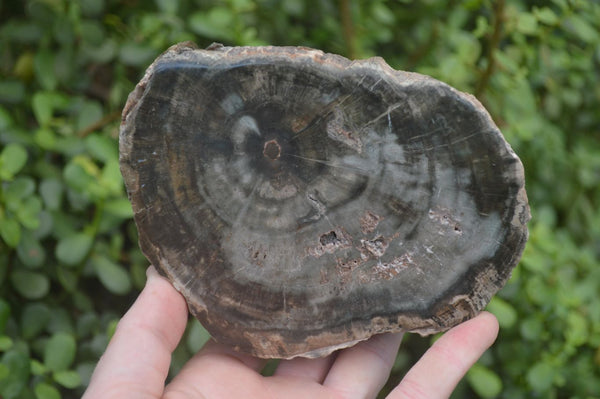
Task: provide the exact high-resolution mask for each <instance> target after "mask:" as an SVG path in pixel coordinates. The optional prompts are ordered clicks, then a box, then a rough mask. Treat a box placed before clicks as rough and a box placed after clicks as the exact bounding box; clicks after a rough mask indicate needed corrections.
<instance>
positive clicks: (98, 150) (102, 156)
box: [85, 134, 119, 162]
mask: <svg viewBox="0 0 600 399" xmlns="http://www.w3.org/2000/svg"><path fill="white" fill-rule="evenodd" d="M85 148H86V149H87V150H88V152H89V153H90V154H91V155H92V156H93V157H94V158H96V159H98V160H100V161H103V162H108V161H112V160H117V161H118V159H119V145H118V143H117V141H116V140H113V139H111V138H109V137H106V136H104V135H101V134H90V135H89V136H88V137H86V139H85Z"/></svg>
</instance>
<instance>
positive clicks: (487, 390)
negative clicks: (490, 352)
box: [467, 363, 502, 399]
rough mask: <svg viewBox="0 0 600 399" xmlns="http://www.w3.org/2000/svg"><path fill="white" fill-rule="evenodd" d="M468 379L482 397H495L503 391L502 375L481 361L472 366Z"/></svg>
mask: <svg viewBox="0 0 600 399" xmlns="http://www.w3.org/2000/svg"><path fill="white" fill-rule="evenodd" d="M467 381H468V382H469V385H470V386H471V388H473V390H474V391H475V392H476V393H477V394H478V395H479V396H480V397H482V398H486V399H487V398H495V397H497V396H498V395H500V393H501V392H502V380H501V379H500V377H498V375H497V374H496V373H494V372H493V371H492V370H490V369H488V368H487V367H485V366H482V365H481V364H479V363H476V364H474V365H473V366H472V367H471V369H470V370H469V372H468V373H467Z"/></svg>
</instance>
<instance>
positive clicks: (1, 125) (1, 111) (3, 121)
mask: <svg viewBox="0 0 600 399" xmlns="http://www.w3.org/2000/svg"><path fill="white" fill-rule="evenodd" d="M13 124H14V121H13V118H12V116H11V115H10V113H9V112H8V111H7V110H6V108H4V107H2V106H0V132H1V131H3V130H6V129H8V128H9V127H11V126H12V125H13Z"/></svg>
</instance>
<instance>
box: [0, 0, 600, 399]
mask: <svg viewBox="0 0 600 399" xmlns="http://www.w3.org/2000/svg"><path fill="white" fill-rule="evenodd" d="M185 40H194V41H196V42H197V43H198V44H199V45H200V46H207V45H208V44H210V43H211V42H212V41H221V42H223V43H225V44H228V45H259V44H275V45H304V46H311V47H316V48H320V49H323V50H325V51H329V52H334V53H340V54H343V55H346V56H348V57H351V58H364V57H368V56H372V55H379V56H382V57H384V58H385V59H386V60H387V61H388V63H389V64H390V65H392V66H393V67H395V68H398V69H404V70H414V71H417V72H422V73H426V74H429V75H432V76H434V77H436V78H438V79H441V80H443V81H446V82H448V83H450V84H451V85H453V86H455V87H457V88H459V89H461V90H464V91H467V92H471V93H474V94H476V95H477V97H478V98H479V99H480V100H481V101H482V102H483V103H484V104H485V105H486V107H487V108H488V109H489V110H490V112H491V114H492V117H493V118H494V119H495V121H496V122H497V124H498V125H499V126H500V128H501V129H502V131H503V132H504V134H505V136H506V137H507V139H508V141H509V142H510V143H511V144H512V146H513V148H514V149H515V151H516V152H517V153H518V154H519V155H520V156H521V158H522V160H523V162H524V165H525V169H526V173H527V189H528V194H529V199H530V203H531V206H532V213H533V219H532V222H531V223H530V242H529V244H528V246H527V248H526V251H525V254H524V257H523V260H522V262H521V264H520V265H519V266H518V267H517V269H516V270H515V272H514V274H513V277H512V279H511V280H510V282H509V283H508V285H507V286H506V287H505V288H504V289H503V290H502V291H501V292H500V294H499V295H498V296H497V297H496V298H495V299H493V300H492V302H491V304H490V306H489V309H490V310H491V311H492V312H494V313H495V314H496V315H497V317H498V318H499V321H500V324H501V326H502V329H501V333H500V337H499V339H498V341H497V343H496V345H495V346H494V347H493V348H492V349H491V350H490V351H488V353H486V355H485V356H484V357H483V358H482V359H481V361H480V362H479V363H478V365H477V366H476V367H474V368H473V369H472V370H471V371H470V372H469V374H468V376H467V378H466V379H465V381H463V383H462V384H461V385H460V386H459V389H458V390H457V392H456V393H455V395H454V397H457V398H458V397H481V398H494V397H502V398H529V397H544V398H562V397H569V398H582V399H583V398H592V397H598V394H599V393H600V371H599V370H600V349H599V348H600V298H599V294H598V293H599V292H600V267H599V263H600V262H599V258H600V131H599V130H600V112H598V110H599V109H600V83H599V79H600V5H599V4H598V3H597V2H593V1H584V0H571V1H567V0H552V1H548V2H539V1H533V0H531V1H527V0H499V1H491V0H465V1H451V2H447V1H442V0H430V1H426V2H421V1H411V0H402V1H400V0H395V1H392V0H389V1H385V0H373V1H367V0H361V1H350V0H346V1H344V0H342V1H334V0H305V1H302V0H284V1H274V0H219V1H217V0H214V1H194V0H179V1H175V0H173V1H171V0H155V1H142V0H132V1H128V2H123V3H121V2H118V1H112V0H79V1H66V0H29V1H9V0H4V1H2V2H0V397H2V398H6V399H9V398H40V399H41V398H60V397H78V396H79V395H80V394H81V392H82V391H83V389H84V387H85V386H86V384H87V382H88V379H89V376H90V374H91V372H92V370H93V367H94V364H95V362H96V361H97V359H98V357H99V356H100V355H101V353H102V352H103V350H104V348H105V346H106V344H107V342H108V339H109V337H110V335H111V333H112V331H113V330H114V327H115V324H116V321H117V320H118V317H119V316H120V315H121V314H122V313H123V312H124V311H125V309H126V308H127V307H128V306H129V305H130V304H131V303H132V301H133V299H134V298H135V296H136V294H137V292H138V291H139V289H141V287H142V286H143V283H144V279H145V275H144V271H145V269H146V267H147V265H148V264H147V261H146V260H145V259H144V257H143V256H142V255H141V254H140V252H139V250H138V247H137V237H136V231H135V226H134V225H133V223H132V221H131V216H132V212H131V208H130V205H129V203H128V201H127V199H126V197H125V192H124V189H123V184H122V181H121V176H120V173H119V168H118V145H117V135H118V126H119V120H120V111H121V109H122V107H123V105H124V103H125V100H126V97H127V95H128V93H129V92H130V91H131V90H132V89H133V87H134V85H135V83H136V82H137V81H138V80H139V78H140V77H141V74H142V72H143V70H144V69H145V67H146V66H147V65H148V64H149V63H150V62H151V61H152V60H153V59H154V58H155V57H156V56H157V55H158V54H159V53H160V52H162V51H164V50H165V49H166V48H167V47H168V46H170V45H172V44H174V43H176V42H180V41H185ZM206 338H207V335H206V332H205V331H204V330H203V329H202V328H201V327H200V326H199V324H198V323H197V322H195V321H190V324H189V328H188V331H187V333H186V337H185V338H184V340H182V343H181V345H180V346H179V348H178V349H177V351H176V353H175V356H174V362H173V371H176V370H177V369H178V368H179V367H181V364H182V363H183V362H184V361H185V360H186V359H187V358H188V357H189V355H190V353H192V352H193V351H195V350H197V349H198V348H199V347H200V346H201V345H202V343H203V342H204V341H205V340H206ZM428 343H429V340H428V339H421V338H418V337H412V336H411V337H409V338H407V340H406V342H405V345H404V346H403V348H402V349H401V351H400V353H399V355H398V359H397V362H396V366H395V368H394V374H393V376H392V378H391V380H390V386H391V384H394V383H397V381H398V379H399V378H400V377H401V376H402V374H403V373H404V372H405V371H406V369H407V368H408V367H409V366H410V365H411V364H412V363H413V362H414V361H415V359H416V358H417V357H418V356H419V355H420V353H422V351H423V349H424V347H426V346H427V345H428Z"/></svg>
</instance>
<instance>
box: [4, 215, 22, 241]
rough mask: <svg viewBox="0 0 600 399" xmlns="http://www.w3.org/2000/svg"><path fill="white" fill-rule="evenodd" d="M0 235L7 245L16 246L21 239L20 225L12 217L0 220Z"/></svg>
mask: <svg viewBox="0 0 600 399" xmlns="http://www.w3.org/2000/svg"><path fill="white" fill-rule="evenodd" d="M0 235H1V236H2V239H3V240H4V242H5V243H6V245H8V246H9V247H13V248H14V247H16V246H17V245H18V244H19V241H20V240H21V225H19V223H18V222H17V221H16V220H14V219H4V220H0Z"/></svg>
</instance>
